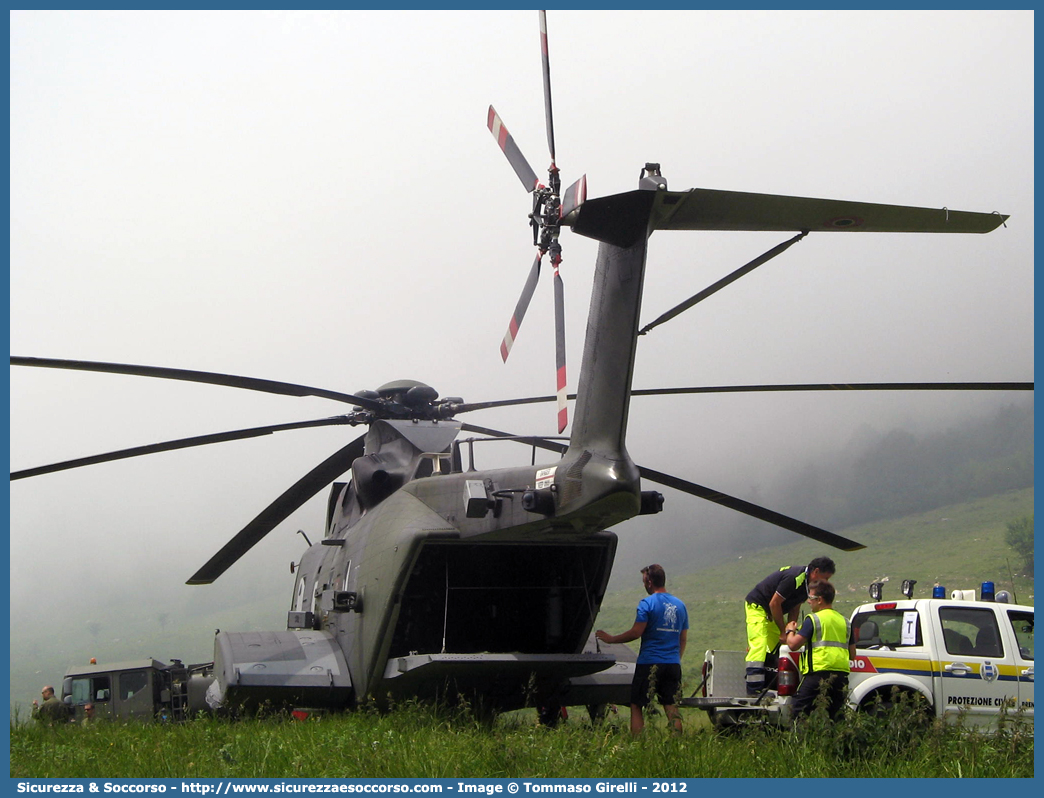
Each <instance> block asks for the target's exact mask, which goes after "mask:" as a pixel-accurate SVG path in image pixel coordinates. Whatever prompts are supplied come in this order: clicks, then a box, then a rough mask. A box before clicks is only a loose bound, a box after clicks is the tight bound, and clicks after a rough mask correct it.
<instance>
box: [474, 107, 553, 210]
mask: <svg viewBox="0 0 1044 798" xmlns="http://www.w3.org/2000/svg"><path fill="white" fill-rule="evenodd" d="M486 127H488V128H489V132H490V133H492V134H493V138H495V139H496V140H497V144H498V145H499V146H500V149H501V151H502V152H503V153H504V156H505V157H506V158H507V159H508V163H509V164H511V168H512V169H514V170H515V174H516V175H518V179H519V180H521V181H522V185H523V186H525V188H526V191H528V192H530V193H532V192H533V191H536V189H538V188H539V187H540V180H539V179H538V178H537V176H536V172H534V171H533V167H531V166H530V165H529V162H528V161H527V160H526V157H525V156H524V155H523V154H522V151H521V150H520V149H519V148H518V145H517V144H515V139H514V137H513V136H512V135H511V134H510V133H508V129H507V127H506V126H505V125H504V122H503V121H502V120H501V118H500V115H499V114H498V113H497V112H496V111H495V110H494V108H493V106H492V105H491V106H489V113H488V114H487V116H486Z"/></svg>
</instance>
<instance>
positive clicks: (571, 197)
mask: <svg viewBox="0 0 1044 798" xmlns="http://www.w3.org/2000/svg"><path fill="white" fill-rule="evenodd" d="M586 200H587V175H584V176H583V177H581V178H580V179H579V180H577V181H576V182H575V183H573V185H571V186H570V187H569V188H567V189H566V190H565V191H563V192H562V206H561V210H560V211H559V218H560V219H565V218H566V217H567V216H568V215H569V214H571V213H572V212H573V211H575V210H576V209H577V208H579V207H580V206H581V205H583V204H584V202H585V201H586Z"/></svg>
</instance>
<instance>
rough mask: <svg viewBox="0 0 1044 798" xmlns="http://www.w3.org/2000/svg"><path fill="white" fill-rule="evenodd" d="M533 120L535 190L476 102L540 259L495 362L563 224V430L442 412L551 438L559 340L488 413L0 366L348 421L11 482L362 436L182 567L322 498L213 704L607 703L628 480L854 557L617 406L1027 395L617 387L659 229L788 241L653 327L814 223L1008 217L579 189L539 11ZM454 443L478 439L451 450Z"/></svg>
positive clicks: (728, 195) (981, 228) (418, 397)
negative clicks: (607, 610)
mask: <svg viewBox="0 0 1044 798" xmlns="http://www.w3.org/2000/svg"><path fill="white" fill-rule="evenodd" d="M539 18H540V30H541V43H542V55H543V59H542V64H543V77H544V98H545V119H546V129H547V135H548V145H549V150H550V154H551V159H552V160H551V165H550V167H549V169H548V181H547V185H543V184H541V183H540V181H539V180H538V179H537V177H536V173H535V172H534V171H533V170H532V168H531V167H529V165H528V162H526V160H525V158H524V157H522V155H521V152H520V150H519V149H518V147H517V145H515V143H514V140H513V138H512V137H511V135H510V134H509V133H508V132H507V128H506V126H505V125H504V123H503V121H502V120H501V119H500V117H499V115H498V114H497V113H496V112H495V111H494V110H493V109H492V108H490V109H489V112H488V114H487V125H488V126H489V128H490V130H491V132H492V133H493V134H494V136H495V137H496V140H497V142H498V144H499V145H500V147H501V149H502V150H503V151H504V153H505V155H506V157H507V159H508V161H509V164H510V165H511V167H512V169H513V170H514V171H515V174H516V176H518V177H519V179H520V181H521V182H522V183H523V185H524V187H525V188H526V190H527V191H528V192H530V193H531V194H532V195H533V197H532V208H531V213H530V216H529V220H530V225H531V227H532V231H533V237H534V245H535V246H536V248H537V256H536V258H535V260H534V263H533V266H532V268H531V270H530V273H529V278H528V279H527V281H526V285H525V288H524V289H523V292H522V295H521V297H520V299H519V301H518V304H517V305H516V308H515V313H514V315H513V318H512V321H511V323H510V324H509V332H508V335H507V336H506V338H505V341H504V343H503V344H502V347H503V348H502V355H503V356H504V357H505V358H506V357H507V354H508V353H509V352H510V348H511V345H512V344H513V342H514V338H515V335H516V334H517V331H518V328H519V325H520V324H521V322H522V320H523V318H524V316H525V314H526V311H527V309H528V306H529V302H530V299H531V298H532V296H533V295H534V291H535V287H536V284H537V280H538V278H539V274H540V267H541V264H542V259H543V258H544V257H545V256H547V255H550V258H551V262H552V266H553V267H554V269H555V278H554V285H555V296H556V314H555V316H556V338H557V339H558V340H559V341H561V340H562V338H563V336H564V313H563V311H562V304H563V303H562V300H561V296H562V290H563V289H562V282H561V277H560V274H559V273H558V266H559V264H560V263H561V243H560V240H559V237H560V233H561V232H562V231H563V228H566V229H569V230H571V231H572V232H574V233H577V234H580V235H583V236H586V237H589V238H592V239H594V240H596V241H598V242H599V249H598V255H597V259H596V263H595V275H594V287H593V291H592V300H591V309H590V313H589V316H588V321H587V331H586V338H585V346H584V354H583V361H582V364H581V369H580V375H579V381H578V387H577V391H576V394H575V397H574V398H575V407H574V417H573V419H572V428H571V430H570V434H569V437H568V438H567V439H562V440H557V439H552V438H546V437H537V436H516V435H512V434H509V433H507V432H502V431H500V430H494V429H490V428H487V427H482V426H478V425H475V424H471V423H468V422H462V421H459V420H457V418H458V416H462V415H464V414H466V413H470V412H478V411H481V410H484V409H489V408H493V407H504V406H512V405H520V404H527V403H534V402H556V403H557V404H558V431H559V433H561V432H563V431H564V430H565V428H566V426H567V422H568V419H567V417H566V416H565V412H566V407H567V405H566V400H567V399H568V396H567V394H566V379H565V362H564V354H563V353H564V347H562V346H561V345H559V347H558V350H557V352H558V357H557V362H556V380H557V388H558V392H557V393H556V395H555V396H549V397H528V398H524V399H511V400H504V401H496V402H482V403H471V404H469V403H466V402H464V401H463V399H461V398H458V397H443V398H440V396H439V394H438V392H437V391H436V390H435V389H433V388H431V387H430V386H427V385H424V384H422V383H419V382H415V381H410V380H399V381H395V382H390V383H387V384H386V385H383V386H380V387H379V388H377V389H376V390H373V391H360V392H357V393H342V392H338V391H333V390H326V389H321V388H314V387H310V386H304V385H296V384H290V383H281V382H275V381H271V380H262V379H255V378H249V377H241V376H234V375H226V374H217V373H211V372H198V371H187V370H182V369H172V368H164V367H157V366H142V365H130V364H116V363H102V362H89V361H70V360H58V359H42V358H31V357H12V358H11V364H12V365H13V366H21V367H44V368H58V369H73V370H84V371H93V372H102V373H113V374H126V375H138V376H145V377H154V378H161V379H170V380H180V381H188V382H199V383H209V384H213V385H221V386H227V387H234V388H240V389H245V390H253V391H261V392H265V393H272V394H280V395H287V396H314V397H319V398H325V399H328V400H331V401H336V402H340V403H343V404H347V405H349V406H350V407H351V408H352V409H351V411H350V412H348V413H346V414H343V415H338V416H332V417H328V418H321V419H312V420H306V421H301V422H293V423H286V424H279V425H270V426H264V427H255V428H251V429H242V430H234V431H229V432H225V433H218V434H214V435H205V436H198V437H193V438H183V439H179V440H173V441H166V442H162V443H156V444H152V445H148V446H142V447H135V448H133V449H124V450H120V451H117V452H109V453H105V454H100V455H97V456H94V457H88V458H81V459H77V460H70V461H65V462H62V463H55V464H51V465H47V466H41V467H37V468H31V469H24V470H20V471H15V472H13V473H12V475H11V478H12V480H16V479H22V478H27V477H33V476H40V475H44V474H47V473H53V472H56V471H61V470H66V469H71V468H77V467H82V466H87V465H92V464H99V463H104V462H110V461H114V460H118V459H124V458H129V457H136V456H141V455H145V454H152V453H158V452H162V451H170V450H175V449H181V448H187V447H194V446H201V445H209V444H212V443H221V442H226V441H232V440H240V439H244V438H249V437H257V436H262V435H268V434H271V433H274V432H283V431H291V430H295V429H304V428H314V427H323V426H338V425H348V426H358V425H365V426H366V427H367V428H368V429H367V431H366V432H365V433H364V434H362V435H360V436H358V437H356V438H355V439H354V440H352V441H351V442H349V443H348V444H347V445H345V446H343V447H342V448H341V449H339V450H338V451H337V452H335V453H334V454H333V455H331V456H330V457H328V458H327V459H325V460H324V461H323V462H322V463H320V464H318V465H317V466H316V467H315V468H313V469H312V470H310V471H309V472H308V473H307V474H305V475H304V476H303V477H301V478H300V479H299V480H298V481H297V482H295V483H294V485H292V486H291V487H290V488H289V489H287V490H286V491H285V492H284V493H283V494H281V495H280V496H279V497H277V498H276V499H275V500H274V501H273V502H272V503H271V504H270V505H269V506H268V507H266V508H265V509H264V510H262V511H261V513H260V514H258V515H257V516H256V517H255V518H254V520H252V521H251V522H250V523H249V524H247V525H246V526H245V527H244V528H243V529H242V530H241V531H240V532H239V533H238V534H236V535H235V536H234V537H233V538H232V539H231V540H230V541H229V542H228V543H227V544H226V545H225V546H223V547H222V548H221V549H220V550H219V551H218V552H217V553H216V554H215V555H214V556H213V557H212V558H211V559H210V560H208V561H207V562H206V563H205V564H204V565H203V566H202V567H201V568H200V569H199V570H198V571H197V572H196V573H195V574H193V575H192V576H191V577H190V578H189V580H188V581H189V583H190V584H208V583H210V582H213V581H214V580H215V579H217V578H218V577H220V576H221V575H222V574H223V573H224V572H225V571H226V570H227V569H228V568H230V567H231V566H232V565H233V564H235V562H236V561H237V560H238V559H239V558H240V557H242V556H243V554H245V553H246V552H247V551H248V550H249V549H250V548H251V547H253V546H254V545H256V544H257V543H258V542H259V541H260V540H261V539H262V538H263V537H264V536H265V535H267V534H268V533H269V532H270V531H272V530H273V529H274V528H275V527H276V526H278V525H279V524H280V523H281V522H282V521H283V520H284V519H286V518H287V517H288V516H289V515H290V514H291V513H292V512H293V511H294V510H296V509H297V508H298V507H300V506H301V505H302V504H304V503H305V502H306V501H308V500H309V499H310V498H312V497H313V496H315V495H316V494H318V493H319V492H320V491H322V490H324V489H325V488H327V487H328V486H329V487H330V492H329V498H328V502H327V513H326V523H325V527H324V531H323V536H322V539H321V540H319V541H318V542H316V543H314V544H312V543H311V542H310V543H309V546H308V548H307V550H306V551H305V552H304V554H303V555H302V557H301V558H300V560H299V563H298V564H297V566H296V571H295V585H294V592H293V600H292V604H291V607H290V610H289V612H288V618H287V624H286V629H284V630H280V631H272V632H250V633H236V632H227V631H222V632H220V633H219V634H218V635H217V636H216V639H215V652H214V656H215V674H216V676H217V678H216V681H215V683H214V687H213V690H212V696H211V698H212V703H213V705H215V706H217V705H221V706H243V707H246V708H250V707H255V706H258V705H260V704H262V703H265V702H272V703H283V704H288V705H293V706H307V707H326V708H331V709H345V708H350V707H352V706H355V705H357V704H359V703H360V702H362V701H364V700H365V699H367V698H374V699H375V700H377V701H379V702H386V701H387V700H388V699H389V697H391V698H400V697H407V696H420V697H439V696H444V697H448V698H453V697H455V696H457V695H464V696H468V697H472V698H478V699H480V700H481V702H482V703H483V704H484V705H485V706H486V707H488V708H490V709H492V710H508V709H514V708H518V707H522V706H525V705H527V704H529V705H536V706H542V707H549V706H550V707H555V706H564V705H570V706H577V705H580V706H583V705H586V706H598V705H600V704H604V703H610V702H612V703H625V702H626V700H627V686H628V685H629V683H630V678H631V671H630V668H629V664H628V656H629V655H628V654H627V653H625V652H622V651H620V650H618V649H609V650H600V649H599V647H598V646H596V645H595V643H594V642H593V640H592V638H591V631H592V629H593V627H594V620H595V617H596V615H597V612H598V609H599V606H600V604H601V601H602V598H603V594H604V592H605V588H606V584H607V582H608V578H609V574H610V571H611V569H612V565H613V561H614V556H615V552H616V546H617V537H616V534H615V533H614V532H612V531H610V529H611V528H612V527H614V526H616V525H617V524H620V523H622V522H624V521H626V520H628V519H631V518H633V517H635V516H637V515H639V514H652V513H656V512H658V511H659V510H660V508H661V506H662V500H663V498H662V496H661V495H660V494H659V493H657V492H656V491H655V490H651V489H648V486H647V485H646V484H645V483H652V484H654V485H657V484H659V485H668V486H670V487H672V488H675V489H677V490H680V491H683V492H686V493H689V494H691V495H693V496H697V497H699V498H703V499H706V500H708V501H711V502H713V503H716V504H719V505H721V506H725V507H728V508H731V509H733V510H736V511H738V512H741V513H744V514H747V515H750V516H752V517H755V518H759V519H761V520H764V521H767V522H769V523H773V524H776V525H778V526H781V527H783V528H786V529H788V530H791V531H793V532H796V533H797V534H800V535H803V536H806V537H809V538H811V539H814V540H816V541H819V542H821V543H823V544H825V545H830V546H835V547H837V548H840V549H843V550H854V549H858V548H860V545H859V544H858V543H857V542H855V541H852V540H848V539H846V538H843V537H841V536H839V535H836V534H834V533H831V532H829V531H827V530H825V529H820V528H818V527H815V526H813V525H811V524H808V523H805V522H803V521H800V520H798V519H794V518H790V517H788V516H785V515H783V514H781V513H777V512H774V511H772V510H769V509H767V508H763V507H760V506H758V505H756V504H753V503H751V502H747V501H745V500H743V499H741V498H738V497H734V496H730V495H727V494H724V493H721V492H719V491H716V490H714V489H712V488H708V487H705V486H702V485H699V484H697V483H694V482H690V481H688V480H685V479H682V478H679V477H676V476H672V475H669V474H664V473H661V472H657V471H653V470H652V469H648V468H644V467H642V466H640V465H638V464H636V463H634V462H633V461H632V459H631V458H630V456H629V454H628V452H627V448H626V444H625V437H626V430H627V418H628V409H629V403H630V399H631V397H632V396H636V395H642V394H646V395H654V394H666V393H701V392H704V393H705V392H722V391H750V390H813V389H824V390H825V389H830V388H846V389H865V390H882V389H887V388H907V389H923V390H943V389H947V390H984V389H1004V390H1012V389H1027V388H1030V387H1032V386H1031V385H1030V384H1026V383H934V384H929V383H912V384H911V383H907V384H902V385H899V384H872V385H871V384H866V385H857V386H822V385H821V386H811V385H775V386H743V387H733V386H722V387H719V388H714V387H692V388H665V389H650V390H647V391H635V390H632V376H633V372H634V362H635V353H636V342H637V339H638V336H639V335H640V334H641V333H642V332H644V331H646V330H647V329H649V328H650V326H651V325H646V327H643V328H641V329H639V311H640V307H641V298H642V288H643V281H644V270H645V263H646V255H647V246H648V240H649V237H650V236H651V234H652V233H653V232H654V231H657V230H737V231H748V230H758V231H779V232H789V233H795V234H796V235H795V237H794V238H793V239H791V240H790V241H788V242H785V243H784V244H781V245H779V247H776V248H775V249H774V250H772V251H770V252H769V253H766V255H765V256H763V257H762V258H759V259H756V260H755V261H752V262H751V263H748V264H747V265H746V266H744V267H741V269H739V270H737V271H736V272H734V273H733V274H732V275H729V277H727V278H724V279H723V280H721V281H718V282H717V283H715V284H714V285H712V286H710V287H708V288H707V289H705V290H704V291H702V292H700V293H699V294H697V295H696V296H694V297H692V298H691V299H690V300H687V301H686V302H684V303H682V304H681V305H679V306H678V307H677V308H675V309H674V310H673V311H670V312H668V314H664V317H661V319H658V320H656V321H655V322H653V324H656V323H659V322H661V321H666V320H667V319H666V318H665V317H670V315H671V314H672V313H680V312H683V311H684V310H686V309H688V308H691V307H692V306H693V305H695V304H696V303H698V302H699V301H702V299H704V298H706V297H707V296H710V295H711V294H712V293H714V292H716V291H717V290H720V289H721V288H724V287H725V285H727V284H728V283H729V282H732V281H733V280H735V279H738V278H739V277H741V276H743V275H744V274H747V273H749V272H750V271H751V270H752V269H754V268H756V267H757V266H759V265H761V263H764V262H765V261H766V260H767V259H768V258H770V257H772V256H774V255H775V254H778V253H779V252H781V251H783V249H785V248H786V247H787V246H789V245H790V244H791V243H793V242H794V241H796V240H799V239H800V238H801V237H803V236H805V235H809V234H811V233H819V232H843V233H853V232H938V233H985V232H990V231H992V230H994V229H996V227H998V226H999V225H1000V224H1002V223H1003V222H1004V220H1005V219H1006V218H1007V217H1006V216H1001V215H997V214H987V213H968V212H961V211H949V210H946V209H926V208H914V207H905V206H893V205H878V204H871V203H857V202H847V201H835V200H822V199H807V198H797V197H787V196H776V195H766V194H749V193H741V192H731V191H718V190H710V189H691V190H688V191H671V190H669V189H668V187H667V180H666V178H665V177H664V176H663V174H662V171H661V169H660V166H659V165H657V164H654V163H647V164H645V165H644V168H642V169H641V174H640V178H639V185H638V187H637V189H635V190H633V191H630V192H625V193H622V194H616V195H612V196H606V197H599V198H593V199H588V198H587V196H586V180H585V179H584V178H581V179H580V180H579V181H577V182H576V183H574V184H573V185H572V186H571V187H570V188H567V189H566V190H564V191H563V190H561V181H560V175H559V170H558V167H557V166H556V164H555V147H554V136H553V123H552V113H551V108H552V104H551V93H550V66H549V61H548V49H547V26H546V17H545V15H544V13H543V12H540V17H539ZM461 432H466V433H471V434H473V435H477V436H482V438H465V439H458V438H459V435H460V433H461ZM483 438H484V439H490V438H507V439H514V440H517V441H519V442H521V443H524V444H526V445H529V446H533V447H536V448H540V449H542V450H545V451H549V452H553V453H554V454H555V457H554V458H551V457H549V458H548V460H547V461H545V462H543V463H533V464H531V465H527V466H518V467H508V468H498V469H491V470H478V469H476V468H475V461H474V458H473V456H472V455H473V451H474V448H475V447H476V446H479V445H482V443H481V440H482V439H483Z"/></svg>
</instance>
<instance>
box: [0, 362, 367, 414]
mask: <svg viewBox="0 0 1044 798" xmlns="http://www.w3.org/2000/svg"><path fill="white" fill-rule="evenodd" d="M11 365H12V366H35V367H37V368H48V369H71V370H74V371H96V372H102V373H106V374H127V375H131V376H136V377H157V378H159V379H164V380H182V381H185V382H202V383H207V384H209V385H224V386H226V387H228V388H244V389H246V390H250V391H261V392H263V393H276V394H281V395H283V396H318V397H321V398H323V399H333V400H334V401H336V402H346V403H347V404H352V405H358V406H359V407H362V408H365V409H367V410H376V411H380V410H381V409H382V408H383V406H382V405H381V403H380V402H375V401H373V400H372V399H366V398H365V397H362V396H354V395H352V394H350V393H340V392H338V391H327V390H325V389H323V388H311V387H309V386H307V385H295V384H294V383H290V382H276V381H274V380H263V379H257V378H256V377H239V376H236V375H233V374H218V373H215V372H211V371H190V370H188V369H172V368H164V367H162V366H137V365H131V364H127V363H99V362H96V361H91V360H60V359H55V358H45V357H15V356H14V355H12V356H11Z"/></svg>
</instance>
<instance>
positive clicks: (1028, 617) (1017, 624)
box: [1008, 610, 1033, 660]
mask: <svg viewBox="0 0 1044 798" xmlns="http://www.w3.org/2000/svg"><path fill="white" fill-rule="evenodd" d="M1008 621H1009V622H1010V623H1011V628H1012V631H1013V632H1015V642H1017V643H1018V644H1019V656H1020V657H1022V658H1023V659H1028V660H1032V659H1033V613H1032V612H1025V611H1024V610H1008Z"/></svg>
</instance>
